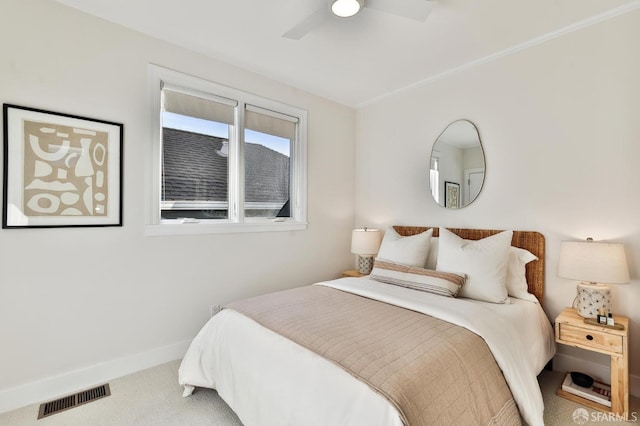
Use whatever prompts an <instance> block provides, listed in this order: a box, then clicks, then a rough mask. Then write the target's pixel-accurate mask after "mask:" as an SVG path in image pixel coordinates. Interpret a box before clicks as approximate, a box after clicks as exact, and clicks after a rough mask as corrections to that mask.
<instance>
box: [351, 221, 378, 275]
mask: <svg viewBox="0 0 640 426" xmlns="http://www.w3.org/2000/svg"><path fill="white" fill-rule="evenodd" d="M381 240H382V238H381V236H380V231H379V230H378V229H369V228H363V229H354V230H353V232H352V233H351V253H354V254H357V255H358V272H360V273H361V274H369V273H370V272H371V269H372V268H373V256H375V254H376V253H378V249H379V248H380V242H381Z"/></svg>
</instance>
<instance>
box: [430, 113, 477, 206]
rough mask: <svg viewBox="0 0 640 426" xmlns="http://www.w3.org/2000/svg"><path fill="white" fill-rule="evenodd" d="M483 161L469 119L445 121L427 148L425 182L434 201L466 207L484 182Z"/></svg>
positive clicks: (474, 130) (475, 131)
mask: <svg viewBox="0 0 640 426" xmlns="http://www.w3.org/2000/svg"><path fill="white" fill-rule="evenodd" d="M484 173H485V161H484V151H483V149H482V143H481V142H480V134H479V133H478V129H477V128H476V126H475V125H474V124H473V123H472V122H470V121H469V120H458V121H454V122H453V123H451V124H449V125H448V126H447V128H446V129H444V131H443V132H442V133H440V136H438V138H437V139H436V141H435V143H434V144H433V148H432V149H431V166H430V168H429V183H430V187H431V195H432V196H433V199H434V200H435V202H436V203H438V204H440V205H441V206H443V207H445V208H448V209H460V208H462V207H466V206H468V205H469V204H471V203H472V202H473V200H475V199H476V197H477V196H478V194H479V193H480V190H481V189H482V184H483V183H484Z"/></svg>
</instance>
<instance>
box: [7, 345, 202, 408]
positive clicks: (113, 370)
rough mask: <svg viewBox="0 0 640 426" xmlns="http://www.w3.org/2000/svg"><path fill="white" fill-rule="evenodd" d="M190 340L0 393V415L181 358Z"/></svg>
mask: <svg viewBox="0 0 640 426" xmlns="http://www.w3.org/2000/svg"><path fill="white" fill-rule="evenodd" d="M189 343H191V341H190V340H186V341H184V342H179V343H174V344H172V345H169V346H163V347H160V348H155V349H152V350H150V351H147V352H141V353H137V354H134V355H130V356H125V357H122V358H117V359H114V360H111V361H106V362H103V363H100V364H95V365H92V366H90V367H86V368H81V369H78V370H73V371H69V372H67V373H63V374H59V375H57V376H53V377H48V378H46V379H42V380H38V381H35V382H31V383H25V384H24V385H20V386H16V387H14V388H9V389H5V390H2V391H0V413H5V412H7V411H11V410H15V409H17V408H21V407H25V406H27V405H31V404H35V403H40V402H43V401H48V400H51V399H55V398H58V397H60V396H63V395H66V394H69V393H73V392H78V391H80V390H83V389H86V388H90V387H92V386H96V385H101V384H103V383H105V382H108V381H109V380H113V379H115V378H118V377H122V376H126V375H127V374H131V373H135V372H137V371H141V370H145V369H147V368H151V367H155V366H156V365H159V364H164V363H165V362H170V361H174V360H176V359H180V358H182V357H183V356H184V354H185V352H186V351H187V348H188V347H189Z"/></svg>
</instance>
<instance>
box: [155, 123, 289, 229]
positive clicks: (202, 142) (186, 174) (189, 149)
mask: <svg viewBox="0 0 640 426" xmlns="http://www.w3.org/2000/svg"><path fill="white" fill-rule="evenodd" d="M162 141H163V167H162V205H163V209H162V217H163V219H175V218H180V217H190V218H198V219H226V218H227V217H228V201H229V198H228V173H229V172H228V171H229V158H228V155H227V147H226V146H225V145H226V144H227V143H228V141H227V140H226V139H223V138H219V137H215V136H208V135H203V134H199V133H194V132H188V131H184V130H176V129H170V128H164V129H163V134H162ZM244 151H245V215H246V216H248V217H275V216H276V215H277V214H278V212H279V211H280V209H281V208H282V207H283V205H284V204H285V203H286V202H287V200H288V199H289V179H290V172H289V169H290V159H289V157H287V156H286V155H283V154H282V153H280V152H277V151H274V150H272V149H270V148H268V147H266V146H263V145H259V144H255V143H248V142H246V143H245V145H244Z"/></svg>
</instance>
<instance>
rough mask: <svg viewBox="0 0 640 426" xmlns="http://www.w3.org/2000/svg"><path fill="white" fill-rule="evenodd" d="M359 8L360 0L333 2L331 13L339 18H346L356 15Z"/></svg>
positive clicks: (334, 0) (337, 0)
mask: <svg viewBox="0 0 640 426" xmlns="http://www.w3.org/2000/svg"><path fill="white" fill-rule="evenodd" d="M360 7H361V0H333V2H332V3H331V11H332V12H333V14H334V15H336V16H339V17H341V18H348V17H350V16H353V15H355V14H356V13H358V11H359V10H360Z"/></svg>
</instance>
